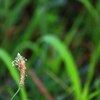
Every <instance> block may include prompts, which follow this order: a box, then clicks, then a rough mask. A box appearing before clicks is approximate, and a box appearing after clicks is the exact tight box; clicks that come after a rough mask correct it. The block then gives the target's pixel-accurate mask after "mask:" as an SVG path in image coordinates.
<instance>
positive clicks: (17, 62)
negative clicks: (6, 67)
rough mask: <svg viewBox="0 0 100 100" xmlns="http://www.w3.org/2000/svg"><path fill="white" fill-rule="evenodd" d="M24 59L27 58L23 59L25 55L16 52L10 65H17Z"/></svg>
mask: <svg viewBox="0 0 100 100" xmlns="http://www.w3.org/2000/svg"><path fill="white" fill-rule="evenodd" d="M25 61H27V59H25V57H23V56H21V55H20V53H18V54H17V57H16V58H15V60H14V61H13V62H12V66H16V65H17V66H18V65H20V64H25Z"/></svg>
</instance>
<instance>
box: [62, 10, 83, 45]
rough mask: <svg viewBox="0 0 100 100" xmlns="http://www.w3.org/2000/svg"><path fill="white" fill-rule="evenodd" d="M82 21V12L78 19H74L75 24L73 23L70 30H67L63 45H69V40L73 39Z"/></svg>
mask: <svg viewBox="0 0 100 100" xmlns="http://www.w3.org/2000/svg"><path fill="white" fill-rule="evenodd" d="M83 19H84V14H83V12H81V13H79V15H78V17H77V18H76V19H75V22H74V23H73V25H72V27H71V29H70V30H69V32H68V33H67V34H68V35H66V36H65V40H64V41H65V43H67V45H69V44H70V42H71V40H72V39H73V37H74V35H75V33H76V32H77V30H78V28H79V26H80V24H81V23H82V21H83Z"/></svg>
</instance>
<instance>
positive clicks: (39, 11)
mask: <svg viewBox="0 0 100 100" xmlns="http://www.w3.org/2000/svg"><path fill="white" fill-rule="evenodd" d="M43 12H44V8H42V7H41V8H40V7H38V8H37V9H36V11H35V14H33V17H32V19H31V20H30V22H29V26H28V28H27V29H26V31H25V33H24V35H23V41H26V40H28V39H30V37H31V34H33V31H34V30H35V28H36V26H37V24H38V23H39V21H40V19H41V15H42V13H43Z"/></svg>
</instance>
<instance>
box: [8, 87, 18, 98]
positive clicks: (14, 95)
mask: <svg viewBox="0 0 100 100" xmlns="http://www.w3.org/2000/svg"><path fill="white" fill-rule="evenodd" d="M19 90H20V88H18V90H17V91H16V93H15V94H14V95H13V97H12V98H11V99H10V100H13V98H14V97H15V96H16V94H17V93H18V92H19Z"/></svg>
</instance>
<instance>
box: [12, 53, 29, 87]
mask: <svg viewBox="0 0 100 100" xmlns="http://www.w3.org/2000/svg"><path fill="white" fill-rule="evenodd" d="M25 61H27V59H25V57H23V56H21V55H20V53H18V54H17V57H16V58H15V60H14V61H13V62H12V66H15V65H17V66H18V70H19V71H20V83H19V87H22V86H24V80H25V76H26V72H25V70H26V66H25Z"/></svg>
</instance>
